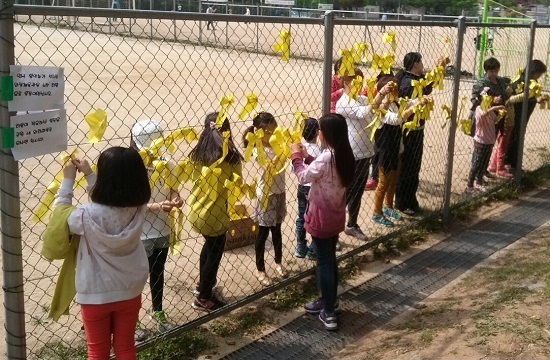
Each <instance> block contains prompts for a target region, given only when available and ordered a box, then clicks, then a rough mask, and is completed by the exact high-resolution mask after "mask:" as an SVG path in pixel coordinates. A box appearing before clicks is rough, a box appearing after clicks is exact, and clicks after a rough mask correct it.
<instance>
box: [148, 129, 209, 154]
mask: <svg viewBox="0 0 550 360" xmlns="http://www.w3.org/2000/svg"><path fill="white" fill-rule="evenodd" d="M163 139H164V141H163V143H164V146H165V147H166V150H168V152H170V153H173V152H174V151H175V150H176V147H175V145H174V143H175V142H176V141H180V140H185V141H186V142H187V143H188V144H189V143H191V142H192V141H195V140H198V139H199V133H198V132H197V130H195V129H194V128H192V127H183V128H178V129H176V130H174V131H172V132H171V133H169V134H168V135H166V136H165V137H164V138H163ZM158 140H159V139H157V140H155V141H158Z"/></svg>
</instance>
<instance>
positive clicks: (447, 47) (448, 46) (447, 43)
mask: <svg viewBox="0 0 550 360" xmlns="http://www.w3.org/2000/svg"><path fill="white" fill-rule="evenodd" d="M443 41H444V43H445V57H449V56H451V38H450V37H448V36H447V37H446V38H445V40H443Z"/></svg>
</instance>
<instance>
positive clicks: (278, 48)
mask: <svg viewBox="0 0 550 360" xmlns="http://www.w3.org/2000/svg"><path fill="white" fill-rule="evenodd" d="M273 50H275V52H277V53H281V60H282V61H288V59H290V32H288V30H286V29H282V30H281V31H279V41H278V42H277V43H275V44H274V45H273Z"/></svg>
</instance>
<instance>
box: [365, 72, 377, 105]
mask: <svg viewBox="0 0 550 360" xmlns="http://www.w3.org/2000/svg"><path fill="white" fill-rule="evenodd" d="M376 82H377V80H376V76H369V77H368V78H367V81H366V82H365V91H366V95H367V99H368V103H369V104H372V103H373V102H374V89H376Z"/></svg>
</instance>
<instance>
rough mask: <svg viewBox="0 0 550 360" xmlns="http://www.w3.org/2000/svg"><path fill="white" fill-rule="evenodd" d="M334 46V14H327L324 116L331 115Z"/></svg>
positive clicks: (324, 59) (329, 12) (327, 12)
mask: <svg viewBox="0 0 550 360" xmlns="http://www.w3.org/2000/svg"><path fill="white" fill-rule="evenodd" d="M333 45H334V13H333V12H332V11H326V12H325V49H324V56H323V115H326V114H329V113H330V84H331V80H332V49H333Z"/></svg>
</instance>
